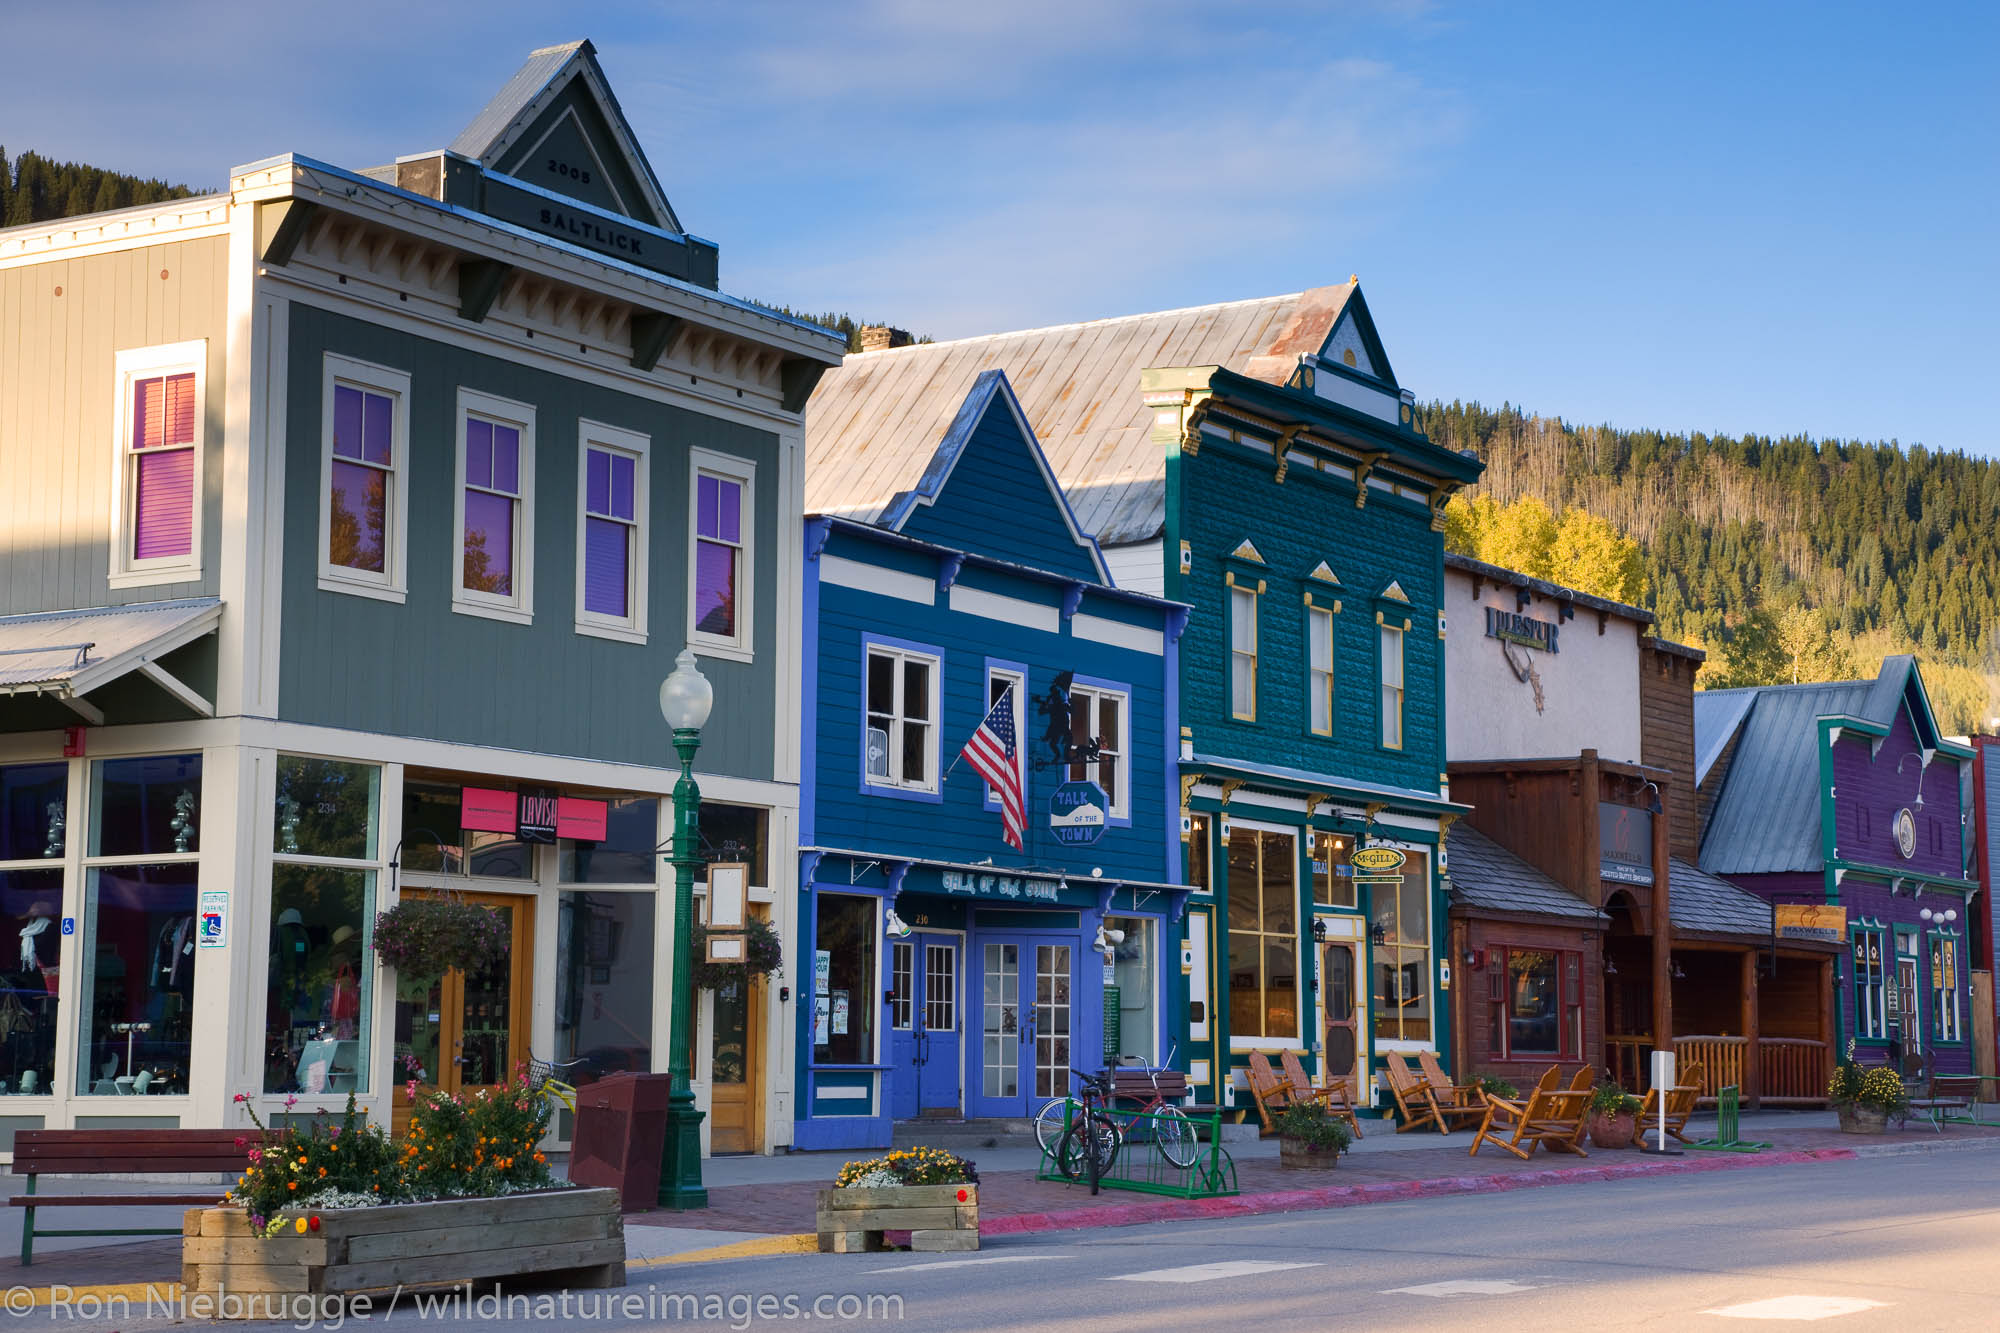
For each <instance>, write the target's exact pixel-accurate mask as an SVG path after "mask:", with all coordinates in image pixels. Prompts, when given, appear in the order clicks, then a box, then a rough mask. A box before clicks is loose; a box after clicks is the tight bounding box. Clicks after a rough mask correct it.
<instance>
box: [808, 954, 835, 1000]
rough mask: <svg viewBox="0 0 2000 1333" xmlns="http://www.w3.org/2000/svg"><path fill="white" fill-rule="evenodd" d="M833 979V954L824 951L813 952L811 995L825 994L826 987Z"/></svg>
mask: <svg viewBox="0 0 2000 1333" xmlns="http://www.w3.org/2000/svg"><path fill="white" fill-rule="evenodd" d="M832 977H833V954H832V953H831V952H830V951H828V950H826V949H815V950H813V994H814V995H824V994H826V987H827V983H828V981H829V980H831V979H832Z"/></svg>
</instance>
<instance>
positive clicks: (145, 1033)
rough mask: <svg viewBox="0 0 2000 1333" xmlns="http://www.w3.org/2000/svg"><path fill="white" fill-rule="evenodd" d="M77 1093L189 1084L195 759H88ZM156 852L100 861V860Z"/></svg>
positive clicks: (196, 871) (171, 1089)
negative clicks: (88, 828)
mask: <svg viewBox="0 0 2000 1333" xmlns="http://www.w3.org/2000/svg"><path fill="white" fill-rule="evenodd" d="M91 793H92V799H91V820H90V823H91V837H90V857H89V858H86V860H85V863H84V864H85V879H84V893H83V920H82V922H81V937H80V938H79V940H78V942H77V953H78V956H79V957H80V958H81V960H82V967H81V972H82V976H81V977H80V979H79V985H78V987H77V995H78V996H79V997H80V998H81V1000H82V1002H83V1007H82V1017H81V1019H80V1021H79V1022H78V1024H77V1051H78V1061H77V1071H76V1090H77V1092H79V1093H81V1094H85V1095H91V1096H107V1097H108V1096H119V1095H125V1094H142V1093H154V1094H158V1093H185V1092H186V1091H187V1088H188V1083H187V1079H188V1068H189V1065H190V1059H191V1055H192V1052H193V1043H194V1029H193V1015H194V988H195V973H196V971H197V968H196V966H195V964H196V960H197V949H196V937H195V932H196V918H195V911H196V906H197V900H198V897H199V893H200V889H199V878H200V865H199V862H198V860H197V857H196V855H195V854H196V852H197V851H198V850H199V846H200V842H199V838H200V830H201V756H200V755H166V756H160V757H155V758H144V759H111V760H103V761H100V762H98V763H95V764H93V765H91ZM114 856H119V857H132V856H143V857H150V858H153V859H152V860H151V861H148V862H143V863H133V862H125V863H123V864H117V865H104V864H101V863H100V862H99V861H98V860H96V859H95V858H99V857H114Z"/></svg>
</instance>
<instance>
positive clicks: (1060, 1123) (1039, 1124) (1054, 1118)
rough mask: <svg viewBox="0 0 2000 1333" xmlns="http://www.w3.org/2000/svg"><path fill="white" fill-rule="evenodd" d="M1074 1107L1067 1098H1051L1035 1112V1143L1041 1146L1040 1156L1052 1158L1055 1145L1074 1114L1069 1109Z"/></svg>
mask: <svg viewBox="0 0 2000 1333" xmlns="http://www.w3.org/2000/svg"><path fill="white" fill-rule="evenodd" d="M1073 1105H1075V1103H1073V1102H1071V1101H1070V1099H1069V1098H1067V1097H1051V1098H1049V1100H1048V1101H1047V1102H1045V1103H1043V1105H1042V1109H1041V1110H1039V1111H1037V1112H1035V1142H1037V1143H1039V1144H1041V1145H1042V1155H1043V1156H1044V1157H1053V1156H1054V1155H1055V1151H1056V1144H1057V1143H1058V1142H1060V1141H1061V1139H1062V1136H1063V1130H1065V1129H1067V1128H1068V1127H1069V1122H1070V1118H1071V1116H1072V1115H1073V1114H1074V1113H1073V1112H1072V1111H1071V1110H1070V1107H1071V1106H1073Z"/></svg>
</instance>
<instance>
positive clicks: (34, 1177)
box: [9, 1129, 250, 1268]
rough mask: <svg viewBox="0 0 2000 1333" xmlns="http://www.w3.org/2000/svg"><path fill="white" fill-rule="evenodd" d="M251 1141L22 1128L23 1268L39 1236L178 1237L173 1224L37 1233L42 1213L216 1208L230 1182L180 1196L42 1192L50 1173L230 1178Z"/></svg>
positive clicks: (225, 1134)
mask: <svg viewBox="0 0 2000 1333" xmlns="http://www.w3.org/2000/svg"><path fill="white" fill-rule="evenodd" d="M249 1160H250V1159H249V1141H248V1140H247V1139H246V1138H245V1137H244V1136H243V1135H242V1134H241V1133H240V1132H239V1131H237V1130H233V1129H22V1130H16V1131H15V1133H14V1174H15V1175H17V1176H26V1177H27V1178H28V1187H27V1190H26V1192H25V1193H23V1194H20V1195H18V1196H16V1197H15V1198H13V1199H11V1200H9V1202H10V1203H11V1204H12V1205H13V1206H14V1207H16V1208H21V1209H25V1210H26V1211H25V1212H24V1213H23V1214H22V1218H21V1266H22V1267H23V1268H26V1267H27V1266H28V1265H30V1264H32V1263H34V1262H35V1237H36V1236H178V1235H180V1234H181V1233H182V1225H183V1224H182V1223H181V1222H176V1223H175V1224H174V1225H173V1226H171V1227H105V1228H101V1229H98V1230H85V1229H77V1228H65V1229H63V1230H55V1229H53V1228H47V1227H43V1228H37V1227H36V1225H35V1214H36V1212H37V1211H39V1210H40V1209H43V1208H121V1209H130V1208H135V1207H154V1206H159V1205H167V1204H171V1205H175V1206H179V1207H194V1206H199V1205H204V1204H206V1205H211V1206H213V1205H214V1204H215V1203H216V1202H217V1201H218V1200H219V1199H221V1198H222V1196H223V1194H224V1192H225V1191H226V1190H227V1189H228V1186H227V1185H211V1186H208V1187H207V1188H190V1189H189V1190H188V1191H187V1192H186V1193H182V1194H139V1193H129V1192H128V1193H123V1194H42V1195H37V1194H36V1193H35V1185H36V1182H37V1181H38V1180H39V1179H40V1178H41V1177H42V1176H45V1175H50V1176H111V1175H119V1176H129V1175H227V1176H229V1177H231V1178H232V1180H233V1178H234V1177H235V1176H236V1175H237V1173H239V1172H241V1171H242V1170H243V1168H244V1167H245V1166H246V1165H248V1163H249Z"/></svg>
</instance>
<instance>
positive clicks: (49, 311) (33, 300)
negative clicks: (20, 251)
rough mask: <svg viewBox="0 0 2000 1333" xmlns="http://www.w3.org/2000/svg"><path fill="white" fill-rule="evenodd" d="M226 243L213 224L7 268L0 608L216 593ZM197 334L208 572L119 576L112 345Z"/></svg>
mask: <svg viewBox="0 0 2000 1333" xmlns="http://www.w3.org/2000/svg"><path fill="white" fill-rule="evenodd" d="M228 250H229V242H228V239H227V238H226V237H220V236H212V237H204V238H202V239H199V240H192V241H177V242H172V243H168V244H164V245H149V246H140V247H135V248H133V249H130V250H117V251H112V252H110V253H106V254H97V255H89V256H85V257H82V258H77V259H57V260H51V261H49V262H47V263H41V264H24V265H21V266H20V267H17V268H8V269H0V569H4V570H5V571H6V573H5V577H4V578H0V614H16V613H19V612H24V611H60V610H68V609H70V608H73V607H88V606H117V605H122V604H125V603H130V602H155V601H161V600H164V599H168V598H175V597H200V596H215V595H216V593H217V589H218V587H219V586H220V577H219V567H220V565H221V559H220V550H221V538H222V473H223V464H222V460H223V438H222V404H223V394H224V388H225V381H226V379H227V376H226V375H225V374H224V343H225V340H226V334H227V315H228V291H227V287H228V282H227V256H228ZM163 274H164V275H165V276H162V275H163ZM58 289H60V291H61V295H57V294H56V293H57V291H58ZM196 338H205V339H207V340H208V368H207V378H206V381H205V386H206V401H205V402H204V403H203V404H202V410H203V412H204V414H205V422H204V426H203V436H202V438H203V445H202V449H203V457H202V459H201V477H202V492H203V493H202V497H201V504H202V524H201V533H202V535H201V543H202V549H201V578H200V580H199V581H190V582H185V583H172V584H152V585H149V586H145V587H138V588H121V589H113V588H111V587H110V586H109V582H108V576H109V573H110V567H111V530H112V522H113V517H114V516H113V514H112V506H113V500H112V492H111V484H112V467H113V458H114V455H115V451H116V449H117V443H118V442H117V441H116V440H114V439H113V438H112V435H113V432H114V430H115V426H114V424H113V423H114V412H115V409H116V403H115V396H116V387H115V386H116V383H117V370H118V366H117V362H118V353H119V352H121V351H125V350H129V349H133V348H141V347H153V346H158V345H160V344H163V343H176V342H188V341H192V340H194V339H196Z"/></svg>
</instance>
